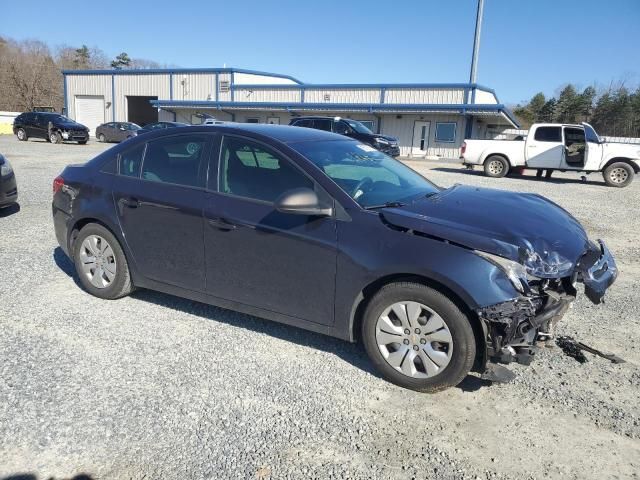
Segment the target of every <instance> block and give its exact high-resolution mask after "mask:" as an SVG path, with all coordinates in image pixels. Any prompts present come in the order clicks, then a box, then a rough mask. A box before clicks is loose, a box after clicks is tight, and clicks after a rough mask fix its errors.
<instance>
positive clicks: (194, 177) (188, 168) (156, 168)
mask: <svg viewBox="0 0 640 480" xmlns="http://www.w3.org/2000/svg"><path fill="white" fill-rule="evenodd" d="M207 139H208V137H207V136H206V135H198V134H192V135H175V136H171V137H168V138H162V139H159V140H154V141H152V142H149V143H148V146H147V152H146V153H145V155H144V163H143V165H142V178H143V179H145V180H150V181H153V182H162V183H173V184H176V185H185V186H189V187H197V186H198V185H199V182H198V171H199V170H200V161H201V160H202V158H203V157H204V152H205V147H206V145H207Z"/></svg>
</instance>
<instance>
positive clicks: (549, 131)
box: [534, 127, 562, 142]
mask: <svg viewBox="0 0 640 480" xmlns="http://www.w3.org/2000/svg"><path fill="white" fill-rule="evenodd" d="M534 139H535V140H537V141H538V142H561V141H562V134H561V131H560V127H538V128H537V130H536V134H535V137H534Z"/></svg>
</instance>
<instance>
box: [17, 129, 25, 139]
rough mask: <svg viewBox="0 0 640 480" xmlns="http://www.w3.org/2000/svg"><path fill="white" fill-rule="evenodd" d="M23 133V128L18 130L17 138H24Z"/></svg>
mask: <svg viewBox="0 0 640 480" xmlns="http://www.w3.org/2000/svg"><path fill="white" fill-rule="evenodd" d="M24 137H25V133H24V130H23V129H20V130H18V140H24Z"/></svg>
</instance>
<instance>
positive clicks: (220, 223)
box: [209, 218, 238, 231]
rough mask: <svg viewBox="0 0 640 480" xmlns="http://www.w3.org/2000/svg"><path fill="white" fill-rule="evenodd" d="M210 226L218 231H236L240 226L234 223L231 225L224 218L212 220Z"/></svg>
mask: <svg viewBox="0 0 640 480" xmlns="http://www.w3.org/2000/svg"><path fill="white" fill-rule="evenodd" d="M209 225H211V226H212V227H213V228H217V229H218V230H223V231H230V230H235V229H236V228H237V227H238V226H237V225H235V224H234V223H231V222H229V221H227V220H225V219H224V218H210V219H209Z"/></svg>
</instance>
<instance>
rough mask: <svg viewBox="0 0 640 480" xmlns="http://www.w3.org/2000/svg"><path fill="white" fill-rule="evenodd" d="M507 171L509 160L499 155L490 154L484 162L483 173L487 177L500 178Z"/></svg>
mask: <svg viewBox="0 0 640 480" xmlns="http://www.w3.org/2000/svg"><path fill="white" fill-rule="evenodd" d="M507 173H509V162H508V161H507V159H506V158H504V157H501V156H499V155H491V156H490V157H489V158H487V159H486V160H485V162H484V174H485V175H486V176H487V177H492V178H501V177H504V176H505V175H506V174H507Z"/></svg>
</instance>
